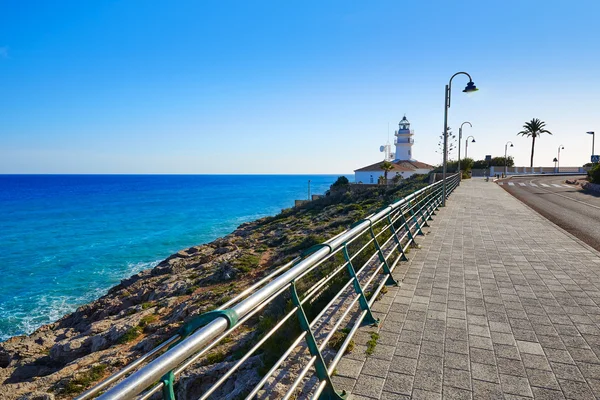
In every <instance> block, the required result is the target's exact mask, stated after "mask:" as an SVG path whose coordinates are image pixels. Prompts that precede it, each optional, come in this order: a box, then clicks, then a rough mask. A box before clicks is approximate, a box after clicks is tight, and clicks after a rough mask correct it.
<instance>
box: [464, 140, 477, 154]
mask: <svg viewBox="0 0 600 400" xmlns="http://www.w3.org/2000/svg"><path fill="white" fill-rule="evenodd" d="M469 139H473V140H471V143H475V138H474V137H473V136H469V137H468V138H467V140H465V158H467V153H468V151H469Z"/></svg>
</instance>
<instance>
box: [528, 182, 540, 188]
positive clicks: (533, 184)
mask: <svg viewBox="0 0 600 400" xmlns="http://www.w3.org/2000/svg"><path fill="white" fill-rule="evenodd" d="M529 184H530V185H531V186H535V187H538V185H536V184H535V183H531V182H529Z"/></svg>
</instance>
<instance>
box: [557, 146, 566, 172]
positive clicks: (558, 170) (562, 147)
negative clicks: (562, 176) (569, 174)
mask: <svg viewBox="0 0 600 400" xmlns="http://www.w3.org/2000/svg"><path fill="white" fill-rule="evenodd" d="M560 149H563V150H564V149H565V147H564V146H563V145H562V144H561V145H560V146H558V158H557V159H556V162H557V163H558V164H557V165H558V167H557V168H556V173H557V174H559V173H560Z"/></svg>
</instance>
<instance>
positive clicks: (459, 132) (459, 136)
mask: <svg viewBox="0 0 600 400" xmlns="http://www.w3.org/2000/svg"><path fill="white" fill-rule="evenodd" d="M464 124H469V126H470V127H471V128H472V127H473V125H471V123H470V122H469V121H465V122H463V123H462V124H460V128H458V173H459V174H460V141H461V140H462V127H463V125H464ZM465 157H466V155H465Z"/></svg>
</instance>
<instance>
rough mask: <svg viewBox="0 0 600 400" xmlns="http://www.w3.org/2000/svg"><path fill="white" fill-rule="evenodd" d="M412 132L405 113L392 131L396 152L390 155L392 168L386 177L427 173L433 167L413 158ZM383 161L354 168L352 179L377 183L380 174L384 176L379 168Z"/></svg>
mask: <svg viewBox="0 0 600 400" xmlns="http://www.w3.org/2000/svg"><path fill="white" fill-rule="evenodd" d="M414 134H415V133H414V131H412V130H411V129H410V122H408V120H407V119H406V115H405V116H404V117H403V118H402V120H401V121H400V123H399V124H398V130H397V131H396V132H395V133H394V136H395V137H396V139H395V140H394V145H395V146H396V152H395V153H394V154H393V155H390V158H391V159H393V161H391V163H392V169H391V170H390V171H389V172H388V179H392V178H394V177H395V176H396V175H399V176H402V177H403V178H408V177H410V176H413V175H415V174H428V173H429V172H430V171H431V170H432V169H433V166H432V165H429V164H425V163H423V162H420V161H417V160H415V159H414V158H413V152H412V147H413V145H414V144H415V140H414V139H413V138H412V137H413V135H414ZM383 147H384V146H382V148H383ZM385 161H386V160H382V161H379V162H377V163H375V164H372V165H368V166H366V167H363V168H359V169H357V170H355V171H354V181H355V182H356V183H377V181H378V179H379V177H380V176H385V172H384V171H383V170H382V169H381V165H382V164H383V163H384V162H385Z"/></svg>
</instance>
